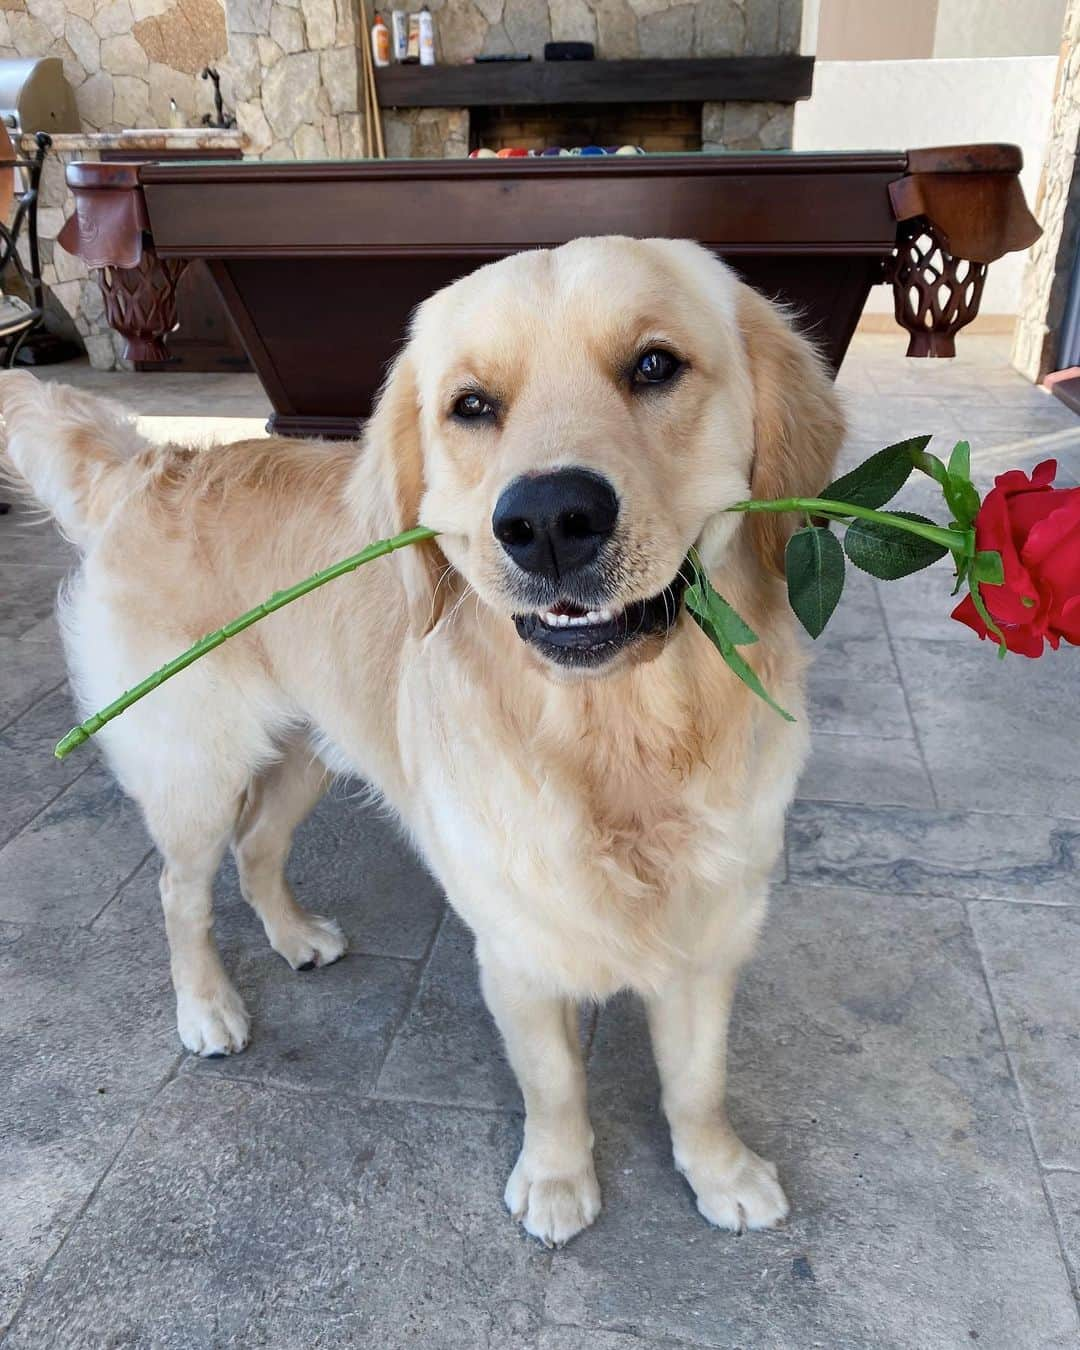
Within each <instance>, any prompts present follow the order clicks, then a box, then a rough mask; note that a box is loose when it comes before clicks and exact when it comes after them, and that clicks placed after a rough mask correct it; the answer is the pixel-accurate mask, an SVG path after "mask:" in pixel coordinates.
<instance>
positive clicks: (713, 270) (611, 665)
mask: <svg viewBox="0 0 1080 1350" xmlns="http://www.w3.org/2000/svg"><path fill="white" fill-rule="evenodd" d="M842 433H843V423H842V418H841V416H840V413H839V410H838V406H837V403H836V399H835V396H834V394H833V392H832V387H831V384H830V382H829V379H828V377H827V375H826V373H825V371H824V370H823V368H822V366H821V364H820V362H819V360H818V359H817V357H816V355H815V354H814V352H813V351H812V349H811V348H810V346H809V344H808V343H807V342H806V341H805V340H804V339H802V338H800V337H798V336H797V335H796V334H795V333H794V332H793V331H792V329H791V328H790V327H789V325H788V323H787V322H786V320H785V319H784V318H783V317H782V316H781V315H780V313H779V312H778V311H777V310H776V309H775V308H774V307H773V306H772V305H770V304H769V303H768V302H767V301H765V300H763V299H762V298H761V297H760V296H758V295H757V294H756V293H755V292H753V291H752V290H750V289H749V288H748V287H746V286H745V285H743V284H742V283H741V282H739V281H738V280H737V279H736V277H735V276H734V274H733V273H732V272H731V271H730V270H729V269H728V268H727V267H725V266H724V264H723V263H721V262H719V261H718V260H717V259H716V258H715V257H714V256H713V255H712V254H711V253H709V252H708V251H707V250H705V249H704V248H701V247H699V246H698V245H696V244H692V243H687V242H683V241H677V240H664V239H648V240H633V239H624V238H594V239H578V240H575V241H574V242H573V243H570V244H566V245H564V246H563V247H562V248H557V249H552V250H544V251H536V252H528V253H520V254H517V255H515V256H514V257H511V258H507V259H505V260H504V261H502V262H498V263H494V264H492V265H491V266H488V267H482V268H480V269H479V270H478V271H476V272H474V273H472V274H471V275H470V276H467V277H465V278H463V279H462V280H461V281H458V282H456V283H455V284H454V285H452V286H449V287H447V288H446V289H445V290H443V291H440V292H439V293H438V294H436V295H434V296H432V297H431V299H429V300H427V301H426V302H425V303H424V304H423V305H421V306H420V308H419V310H418V311H417V313H416V316H415V320H414V323H413V326H412V334H411V339H410V341H409V344H408V346H407V348H406V349H405V351H404V352H403V354H402V356H401V357H400V358H399V360H398V361H397V363H396V365H395V367H394V369H393V371H392V372H391V375H390V378H389V380H388V382H387V386H386V389H385V390H384V393H383V396H382V398H381V400H380V403H379V407H378V409H377V411H376V414H375V417H374V418H373V421H372V427H371V434H372V437H373V439H374V441H375V443H376V444H378V445H380V446H381V447H382V448H383V450H384V453H385V454H386V455H387V457H388V471H389V474H390V476H391V478H392V486H393V491H394V494H395V510H396V513H397V519H398V523H399V525H400V527H401V528H406V527H407V526H410V525H414V524H417V523H418V522H421V521H422V522H423V523H424V524H425V525H428V526H430V527H431V528H432V529H435V530H438V531H439V532H440V536H441V537H440V538H439V540H438V548H439V549H440V550H441V552H442V554H443V555H444V556H445V559H446V560H447V561H448V562H449V563H450V564H451V565H452V566H453V567H454V568H455V569H456V570H457V571H458V572H459V573H460V574H461V575H462V576H463V577H464V578H465V579H466V581H467V582H469V583H470V584H471V585H472V586H473V587H474V588H475V590H476V592H477V594H478V595H479V596H480V598H481V601H482V602H483V603H484V604H486V605H488V606H490V608H491V609H492V610H494V611H496V612H497V613H498V614H500V615H503V616H505V618H506V621H507V622H508V623H511V622H512V623H513V624H515V625H516V627H517V631H518V634H519V635H520V637H521V639H522V640H523V641H524V642H525V643H527V644H528V645H529V647H530V648H531V649H532V650H533V651H534V652H535V653H536V654H537V655H538V656H539V657H540V658H541V659H542V661H543V664H544V666H545V668H546V669H548V670H550V671H562V672H564V673H565V672H578V673H581V672H596V671H601V670H603V671H607V670H612V669H615V668H617V666H618V665H619V664H622V663H625V662H626V661H628V660H632V659H639V658H640V657H642V656H645V655H648V654H649V653H650V652H651V651H655V650H656V648H657V645H658V643H657V639H660V638H662V637H663V636H664V635H665V634H666V633H667V631H668V629H669V628H670V627H671V626H672V625H673V624H674V623H675V622H677V620H678V616H679V611H680V602H681V598H682V591H683V588H684V585H685V581H684V573H685V570H686V569H685V560H686V557H687V553H688V551H689V549H690V548H691V547H692V546H695V545H696V546H697V548H698V550H699V551H700V553H701V555H702V557H703V559H704V560H705V562H706V564H707V565H710V566H712V565H715V564H717V563H718V562H719V561H720V559H721V557H722V554H723V552H724V550H725V548H726V547H727V546H728V544H729V543H730V541H731V539H732V537H733V535H734V534H735V532H736V531H737V530H739V529H747V530H750V531H752V536H753V542H754V545H755V548H756V549H757V552H758V555H759V557H760V561H761V565H762V566H763V567H766V568H769V569H770V570H773V571H779V570H782V566H783V546H784V541H785V538H786V532H787V529H788V528H789V525H788V524H786V523H785V522H784V521H783V520H782V519H781V518H779V517H773V516H755V517H753V518H752V519H749V520H746V521H745V523H743V517H741V516H738V515H728V516H725V515H721V514H720V513H721V512H722V511H723V508H724V507H726V506H729V505H731V504H732V503H733V502H737V501H740V500H742V499H744V498H746V497H748V496H750V495H751V494H753V495H756V496H760V497H775V496H787V495H797V494H801V495H807V494H810V493H812V492H814V491H816V490H817V489H818V488H820V487H821V486H822V485H823V483H824V482H825V481H826V480H827V478H828V475H829V470H830V468H831V465H832V461H833V458H834V456H835V453H836V450H837V448H838V446H839V443H840V439H841V437H842ZM410 569H411V570H410V576H411V578H412V585H413V587H414V588H416V589H419V590H421V591H422V590H423V589H424V588H425V587H428V588H433V587H434V585H435V582H436V580H437V576H438V572H437V569H436V568H435V567H434V566H431V565H427V566H425V565H423V564H421V563H420V562H419V561H415V562H414V563H412V564H410ZM430 595H431V592H430V590H429V591H428V596H427V598H428V600H430ZM415 598H416V599H417V601H418V603H419V606H420V608H421V609H422V608H423V599H424V597H423V595H419V596H417V597H415ZM429 611H430V605H429Z"/></svg>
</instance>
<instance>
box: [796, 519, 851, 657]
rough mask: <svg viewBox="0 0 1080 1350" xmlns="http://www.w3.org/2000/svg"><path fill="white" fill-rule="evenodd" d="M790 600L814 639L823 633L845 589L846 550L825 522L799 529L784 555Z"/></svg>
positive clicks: (799, 618)
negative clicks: (824, 524)
mask: <svg viewBox="0 0 1080 1350" xmlns="http://www.w3.org/2000/svg"><path fill="white" fill-rule="evenodd" d="M784 567H785V571H786V572H787V588H788V601H789V602H790V604H791V608H792V609H793V610H794V611H795V614H796V616H797V617H798V620H799V622H800V623H801V624H802V626H803V627H804V628H805V629H806V631H807V632H808V633H809V634H810V636H811V637H812V638H818V637H820V636H821V634H822V632H823V631H824V629H825V625H826V624H827V623H828V622H829V619H830V618H831V617H832V612H833V610H834V609H835V608H836V605H837V602H838V601H839V599H840V594H841V592H842V591H843V589H844V550H843V549H842V548H841V547H840V541H839V540H838V539H837V538H836V536H835V535H834V534H833V533H832V531H831V530H829V529H828V528H827V527H825V526H823V525H808V526H806V527H805V529H801V530H796V531H795V533H794V534H793V535H792V536H791V538H790V539H789V540H788V543H787V551H786V552H785V554H784Z"/></svg>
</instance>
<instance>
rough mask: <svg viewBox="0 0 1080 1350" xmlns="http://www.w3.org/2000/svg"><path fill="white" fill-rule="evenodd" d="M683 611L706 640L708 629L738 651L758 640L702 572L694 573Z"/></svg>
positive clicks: (711, 634) (710, 633) (710, 634)
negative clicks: (704, 633)
mask: <svg viewBox="0 0 1080 1350" xmlns="http://www.w3.org/2000/svg"><path fill="white" fill-rule="evenodd" d="M686 608H687V609H688V610H689V611H690V613H691V614H692V615H693V616H694V618H695V619H696V620H697V621H698V623H699V624H700V625H701V627H702V628H704V629H705V631H706V632H707V633H709V636H710V637H712V636H713V633H712V632H711V631H710V629H711V630H714V631H715V633H716V634H717V635H718V637H720V638H722V639H723V640H724V641H725V642H729V643H731V645H732V646H739V647H747V646H749V645H750V643H752V642H756V641H757V640H758V635H757V634H756V633H755V632H754V630H753V629H752V628H751V627H750V625H749V624H748V623H747V622H746V620H745V619H744V618H743V617H742V616H741V615H740V614H738V613H736V611H735V610H734V609H732V607H731V606H730V605H729V604H728V602H727V601H726V600H725V599H724V597H723V596H722V595H721V594H720V592H719V591H716V590H714V589H713V586H712V582H711V581H710V580H709V578H708V577H707V576H706V575H705V573H704V572H701V571H699V572H698V574H697V579H696V580H695V582H694V584H693V585H692V586H691V587H690V588H689V589H688V590H687V592H686ZM706 625H708V627H706ZM713 640H714V641H716V638H714V639H713Z"/></svg>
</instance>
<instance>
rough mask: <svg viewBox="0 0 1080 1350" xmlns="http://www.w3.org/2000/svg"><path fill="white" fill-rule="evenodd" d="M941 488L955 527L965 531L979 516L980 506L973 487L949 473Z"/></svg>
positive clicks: (980, 502) (971, 484)
mask: <svg viewBox="0 0 1080 1350" xmlns="http://www.w3.org/2000/svg"><path fill="white" fill-rule="evenodd" d="M941 486H942V490H943V491H944V493H945V500H946V501H947V502H948V503H949V510H950V511H951V512H952V513H953V515H954V516H955V517H956V523H957V525H959V526H960V528H961V529H967V527H968V526H969V525H970V524H971V523H972V521H973V520H974V519H975V517H976V516H977V515H978V514H979V507H980V506H981V505H982V501H981V500H980V498H979V494H978V492H976V490H975V485H974V484H973V483H969V482H968V481H967V480H966V479H964V478H956V477H954V476H953V474H951V473H950V474H949V476H948V478H946V480H945V482H944V483H943V484H942V485H941Z"/></svg>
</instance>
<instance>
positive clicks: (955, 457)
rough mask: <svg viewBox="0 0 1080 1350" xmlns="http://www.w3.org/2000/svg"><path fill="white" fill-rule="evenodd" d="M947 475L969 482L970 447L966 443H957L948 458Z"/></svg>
mask: <svg viewBox="0 0 1080 1350" xmlns="http://www.w3.org/2000/svg"><path fill="white" fill-rule="evenodd" d="M949 474H950V476H951V477H953V478H963V479H965V480H966V481H969V482H970V480H971V446H970V444H969V443H968V442H967V441H957V442H956V444H955V445H954V446H953V452H952V454H951V455H950V456H949Z"/></svg>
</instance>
